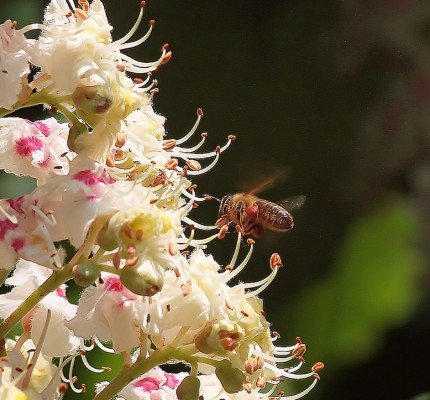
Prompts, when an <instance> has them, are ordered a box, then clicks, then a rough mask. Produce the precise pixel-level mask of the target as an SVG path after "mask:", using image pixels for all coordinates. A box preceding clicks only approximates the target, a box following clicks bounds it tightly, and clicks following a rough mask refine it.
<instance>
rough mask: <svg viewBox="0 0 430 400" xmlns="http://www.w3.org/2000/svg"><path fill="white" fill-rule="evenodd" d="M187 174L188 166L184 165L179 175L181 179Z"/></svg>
mask: <svg viewBox="0 0 430 400" xmlns="http://www.w3.org/2000/svg"><path fill="white" fill-rule="evenodd" d="M187 173H188V165H184V166H183V167H182V172H181V175H182V176H183V177H186V176H187Z"/></svg>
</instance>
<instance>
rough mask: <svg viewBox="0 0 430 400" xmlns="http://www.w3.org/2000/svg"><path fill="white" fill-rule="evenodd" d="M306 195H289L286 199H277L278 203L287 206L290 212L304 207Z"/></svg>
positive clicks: (283, 206)
mask: <svg viewBox="0 0 430 400" xmlns="http://www.w3.org/2000/svg"><path fill="white" fill-rule="evenodd" d="M305 201H306V196H303V195H299V196H293V197H288V198H286V199H284V200H281V201H277V202H276V204H278V205H280V206H281V207H282V208H285V209H286V210H287V211H288V212H290V211H294V210H298V209H299V208H302V207H303V205H304V204H305Z"/></svg>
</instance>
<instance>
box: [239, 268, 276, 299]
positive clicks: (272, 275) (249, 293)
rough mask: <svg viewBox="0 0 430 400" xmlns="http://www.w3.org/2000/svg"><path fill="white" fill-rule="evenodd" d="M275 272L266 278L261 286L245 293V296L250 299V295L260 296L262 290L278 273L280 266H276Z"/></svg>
mask: <svg viewBox="0 0 430 400" xmlns="http://www.w3.org/2000/svg"><path fill="white" fill-rule="evenodd" d="M272 271H273V272H272V273H271V274H270V275H269V276H268V277H267V278H266V282H265V283H264V284H263V285H262V286H260V287H259V288H258V289H256V290H254V291H251V292H248V293H245V298H246V299H249V298H250V297H255V296H258V295H259V294H260V293H261V292H262V291H264V290H265V289H266V288H267V287H268V286H269V285H270V284H271V283H272V282H273V280H274V279H275V277H276V273H277V272H278V268H274V269H273V270H272Z"/></svg>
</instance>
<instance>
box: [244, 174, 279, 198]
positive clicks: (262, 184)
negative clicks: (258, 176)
mask: <svg viewBox="0 0 430 400" xmlns="http://www.w3.org/2000/svg"><path fill="white" fill-rule="evenodd" d="M286 176H287V171H285V170H282V171H277V172H275V173H274V174H273V175H272V176H271V177H270V178H264V180H260V182H259V184H258V185H257V186H255V187H254V188H252V189H251V190H245V192H246V193H251V194H255V195H257V194H259V193H261V192H264V191H265V190H267V189H268V187H269V186H270V185H273V182H275V181H277V180H282V179H285V178H286ZM278 183H279V182H278Z"/></svg>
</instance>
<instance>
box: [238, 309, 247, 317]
mask: <svg viewBox="0 0 430 400" xmlns="http://www.w3.org/2000/svg"><path fill="white" fill-rule="evenodd" d="M240 313H241V314H242V315H243V316H244V317H249V314H248V313H247V312H245V311H243V310H241V311H240Z"/></svg>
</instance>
